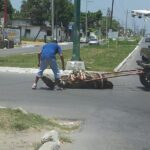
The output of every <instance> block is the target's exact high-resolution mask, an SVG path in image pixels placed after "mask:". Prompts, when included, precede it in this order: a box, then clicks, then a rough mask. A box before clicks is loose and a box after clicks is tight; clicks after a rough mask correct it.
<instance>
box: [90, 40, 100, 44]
mask: <svg viewBox="0 0 150 150" xmlns="http://www.w3.org/2000/svg"><path fill="white" fill-rule="evenodd" d="M89 45H99V40H98V39H90V40H89Z"/></svg>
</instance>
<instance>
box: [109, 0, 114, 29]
mask: <svg viewBox="0 0 150 150" xmlns="http://www.w3.org/2000/svg"><path fill="white" fill-rule="evenodd" d="M113 11H114V0H112V7H111V16H110V26H109V29H111V28H112V19H113Z"/></svg>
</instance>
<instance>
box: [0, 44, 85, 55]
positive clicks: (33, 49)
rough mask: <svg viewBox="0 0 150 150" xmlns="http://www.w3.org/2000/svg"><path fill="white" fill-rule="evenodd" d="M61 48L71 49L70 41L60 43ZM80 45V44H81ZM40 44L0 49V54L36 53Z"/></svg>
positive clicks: (39, 48)
mask: <svg viewBox="0 0 150 150" xmlns="http://www.w3.org/2000/svg"><path fill="white" fill-rule="evenodd" d="M59 45H60V46H61V47H62V49H63V50H66V49H71V48H72V46H73V45H72V42H68V43H60V44H59ZM81 46H82V45H81ZM41 47H42V45H41V46H40V45H39V46H34V45H29V46H26V47H18V48H11V49H0V56H1V57H2V56H8V55H15V54H24V53H38V52H40V50H41Z"/></svg>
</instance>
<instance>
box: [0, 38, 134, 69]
mask: <svg viewBox="0 0 150 150" xmlns="http://www.w3.org/2000/svg"><path fill="white" fill-rule="evenodd" d="M136 44H137V43H136V42H127V41H123V42H118V43H117V44H116V42H110V43H109V47H108V45H104V46H102V45H99V46H86V47H83V48H81V50H80V57H81V60H82V61H84V62H85V66H86V69H87V70H97V71H112V70H113V69H114V68H115V67H116V66H117V65H118V64H119V63H120V62H121V61H122V60H123V59H124V58H125V57H127V56H128V54H129V53H130V52H131V51H132V50H133V49H134V48H135V47H136ZM63 53H64V58H65V63H66V62H67V61H68V60H71V57H72V50H64V51H63ZM58 63H59V64H60V60H59V58H58ZM0 66H9V67H24V68H36V67H37V54H26V55H15V56H7V57H0Z"/></svg>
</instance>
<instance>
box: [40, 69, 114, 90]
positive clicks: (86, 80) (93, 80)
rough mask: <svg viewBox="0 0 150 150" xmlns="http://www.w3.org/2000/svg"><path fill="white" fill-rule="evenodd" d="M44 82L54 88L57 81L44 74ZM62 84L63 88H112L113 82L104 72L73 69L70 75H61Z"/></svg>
mask: <svg viewBox="0 0 150 150" xmlns="http://www.w3.org/2000/svg"><path fill="white" fill-rule="evenodd" d="M42 80H43V82H44V83H45V84H46V85H47V86H48V87H49V88H50V89H54V86H55V83H54V82H53V80H52V79H51V78H50V77H49V76H48V75H43V77H42ZM61 86H62V87H63V88H80V89H112V88H113V84H112V82H110V81H108V79H107V78H105V77H104V74H103V73H98V72H87V71H81V70H80V71H72V72H71V73H69V74H68V75H62V76H61Z"/></svg>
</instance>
